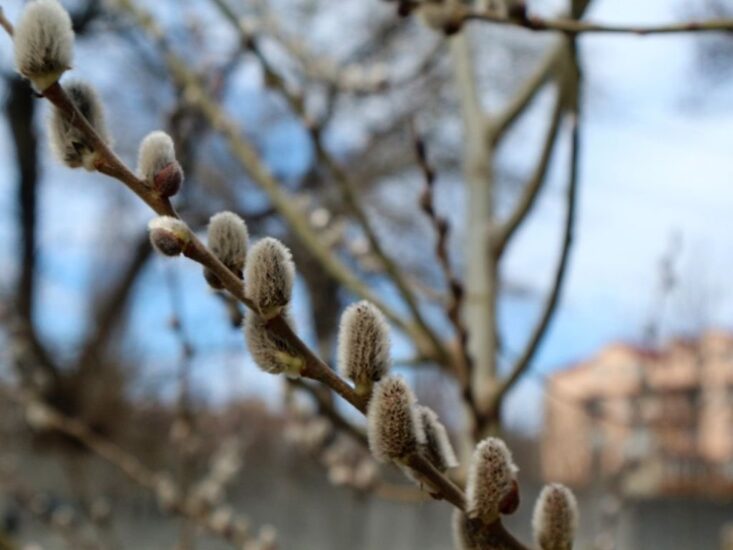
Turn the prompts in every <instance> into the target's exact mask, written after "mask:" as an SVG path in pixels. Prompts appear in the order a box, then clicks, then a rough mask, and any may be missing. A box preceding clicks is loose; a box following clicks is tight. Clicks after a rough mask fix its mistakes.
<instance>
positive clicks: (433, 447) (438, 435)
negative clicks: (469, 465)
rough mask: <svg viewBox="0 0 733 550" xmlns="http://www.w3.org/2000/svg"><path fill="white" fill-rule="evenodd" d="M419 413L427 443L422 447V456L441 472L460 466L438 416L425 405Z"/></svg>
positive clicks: (420, 407)
mask: <svg viewBox="0 0 733 550" xmlns="http://www.w3.org/2000/svg"><path fill="white" fill-rule="evenodd" d="M417 412H418V414H419V415H420V420H421V423H422V426H423V432H424V433H425V442H424V443H423V444H422V445H421V446H420V454H422V455H423V456H424V457H425V458H427V459H428V460H429V461H430V462H431V463H432V464H433V466H435V467H436V468H437V469H438V470H440V471H441V472H445V471H446V470H447V469H449V468H455V467H456V466H458V460H457V459H456V453H455V451H453V445H451V442H450V439H449V438H448V432H447V431H446V429H445V426H443V424H442V423H441V422H440V420H438V415H437V414H435V412H434V411H433V410H432V409H431V408H429V407H425V406H423V405H418V406H417Z"/></svg>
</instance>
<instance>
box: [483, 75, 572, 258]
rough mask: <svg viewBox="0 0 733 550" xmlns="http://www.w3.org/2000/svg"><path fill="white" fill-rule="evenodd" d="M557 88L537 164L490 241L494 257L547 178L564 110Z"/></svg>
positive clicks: (523, 217)
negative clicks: (514, 204)
mask: <svg viewBox="0 0 733 550" xmlns="http://www.w3.org/2000/svg"><path fill="white" fill-rule="evenodd" d="M559 88H560V89H558V92H557V98H556V100H555V107H554V108H553V111H552V119H551V122H550V127H549V128H548V130H547V136H546V137H545V142H544V145H543V147H542V152H541V154H540V158H539V161H538V163H537V166H536V167H535V169H534V171H533V173H532V176H531V177H530V179H529V181H528V182H527V183H526V184H525V185H524V188H523V190H522V194H521V196H520V197H519V200H518V201H517V204H516V206H515V207H514V210H513V211H512V212H511V214H510V215H509V217H508V218H507V220H506V221H505V222H504V223H503V224H502V226H501V228H500V229H499V231H498V234H497V236H496V238H495V240H494V242H493V243H492V244H493V245H494V254H495V255H496V257H500V256H501V255H502V254H503V252H504V250H505V249H506V246H507V244H508V242H509V240H510V239H511V238H512V236H513V235H514V233H515V232H516V231H517V229H518V228H519V226H520V225H521V224H522V222H523V221H524V220H525V218H526V217H527V215H528V214H529V212H530V211H531V210H532V207H533V206H534V205H535V202H536V200H537V197H538V196H539V194H540V190H541V189H542V188H543V184H544V182H545V181H546V179H547V178H546V176H547V169H548V167H549V166H550V159H551V158H552V151H553V149H554V147H555V142H556V141H557V136H558V134H559V129H560V122H561V120H562V113H563V110H564V105H563V102H564V98H563V96H562V86H560V87H559Z"/></svg>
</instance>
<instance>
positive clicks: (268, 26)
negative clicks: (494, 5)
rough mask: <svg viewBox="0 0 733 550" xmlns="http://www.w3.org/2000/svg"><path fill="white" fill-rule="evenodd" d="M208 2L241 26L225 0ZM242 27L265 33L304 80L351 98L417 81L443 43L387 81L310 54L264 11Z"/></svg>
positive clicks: (357, 66) (372, 71)
mask: <svg viewBox="0 0 733 550" xmlns="http://www.w3.org/2000/svg"><path fill="white" fill-rule="evenodd" d="M211 1H212V2H213V3H214V4H216V6H217V7H218V8H219V10H220V11H221V13H222V15H224V17H226V18H227V19H228V20H229V21H230V22H231V23H232V24H235V25H237V26H239V27H244V26H245V24H243V22H242V18H241V17H239V16H238V15H237V14H236V13H235V11H234V10H233V9H232V7H231V6H230V5H229V3H228V2H227V1H226V0H211ZM257 7H258V8H259V9H260V10H263V9H265V10H266V9H267V6H266V5H265V3H264V2H257ZM246 26H247V27H250V26H251V31H252V32H255V33H257V32H259V31H261V30H265V31H267V32H268V33H269V35H270V36H271V37H272V38H273V39H274V40H276V41H277V42H278V43H280V44H281V45H282V46H283V48H284V49H285V50H286V51H287V52H288V53H289V54H290V55H291V56H292V57H293V58H294V59H295V60H297V61H298V62H299V63H300V66H301V68H302V71H303V73H304V74H305V76H306V78H309V79H311V80H316V81H318V82H321V83H323V84H325V85H327V86H328V87H329V88H331V89H333V90H334V91H337V92H340V93H345V94H354V95H368V94H375V93H381V92H386V91H388V90H391V89H394V88H398V87H401V86H404V85H406V84H409V83H410V82H413V81H415V80H417V79H418V78H420V77H421V76H422V75H424V74H426V73H427V72H428V71H429V70H430V68H431V67H432V66H433V64H434V63H435V62H436V59H437V56H436V53H437V52H438V50H439V49H440V48H441V47H442V44H443V40H437V41H436V42H435V44H434V45H433V46H432V47H431V48H430V50H429V51H428V52H427V53H426V54H425V55H424V56H423V57H422V58H421V60H420V62H419V63H417V65H416V66H415V67H414V68H413V69H412V70H411V71H409V72H407V73H406V74H400V75H399V76H394V77H392V78H390V77H388V75H386V74H376V75H375V72H377V71H376V68H377V67H369V66H366V65H361V64H356V63H349V64H347V65H339V64H338V63H337V62H336V61H334V60H331V59H326V58H324V56H323V55H318V54H316V53H314V52H313V51H312V50H311V48H310V47H309V46H308V44H307V43H306V42H305V41H304V40H299V39H298V38H295V37H293V36H290V35H288V34H287V33H286V32H285V31H284V30H283V28H282V27H281V26H280V25H279V24H278V23H277V21H276V20H275V18H274V17H272V15H271V14H270V13H269V12H266V13H265V14H264V15H263V16H261V17H260V18H259V19H258V20H256V21H255V20H254V19H253V20H252V21H248V22H247V24H246Z"/></svg>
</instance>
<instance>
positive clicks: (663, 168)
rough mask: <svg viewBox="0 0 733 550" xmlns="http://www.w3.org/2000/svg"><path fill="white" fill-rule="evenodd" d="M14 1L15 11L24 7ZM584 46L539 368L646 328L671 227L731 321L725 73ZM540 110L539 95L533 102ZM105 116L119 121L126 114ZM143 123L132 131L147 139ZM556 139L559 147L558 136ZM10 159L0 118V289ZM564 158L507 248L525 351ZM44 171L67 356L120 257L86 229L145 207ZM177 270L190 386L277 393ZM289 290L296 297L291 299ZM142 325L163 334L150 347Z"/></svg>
mask: <svg viewBox="0 0 733 550" xmlns="http://www.w3.org/2000/svg"><path fill="white" fill-rule="evenodd" d="M370 1H373V2H376V1H377V0H370ZM8 4H9V12H10V14H11V15H12V14H14V13H15V9H16V7H17V5H18V3H17V2H10V3H8ZM552 4H553V3H552V2H546V3H534V4H532V5H533V6H535V7H536V8H537V10H538V11H540V12H542V13H552V11H553V8H552ZM690 4H691V3H689V2H687V3H685V2H682V1H673V0H646V1H645V2H643V3H642V2H638V1H635V0H597V1H596V3H595V7H594V9H593V10H592V12H591V16H592V17H593V18H595V19H598V20H603V21H607V22H616V23H624V22H627V23H663V22H669V21H674V20H679V19H681V18H683V17H685V12H684V11H683V9H685V8H684V6H685V5H687V6H689V5H690ZM519 32H522V31H519ZM581 45H582V52H583V61H584V69H585V76H586V97H587V102H586V105H585V117H584V125H583V157H582V165H581V166H582V171H581V188H580V189H581V190H580V203H579V217H578V224H577V228H576V241H575V247H574V250H573V254H572V258H571V264H570V271H569V276H568V279H567V281H566V286H565V292H564V293H563V300H562V303H561V309H560V311H559V314H558V316H557V317H556V319H555V322H554V323H553V325H552V327H551V330H550V332H549V333H548V335H547V337H546V339H545V343H544V345H543V347H542V349H541V353H540V354H539V357H538V358H537V361H536V363H535V364H536V369H537V371H538V372H549V371H552V370H553V369H556V368H559V367H561V366H562V365H564V364H567V363H568V362H573V361H576V360H578V359H581V358H583V357H585V356H587V355H589V354H591V353H593V351H594V350H596V349H597V348H598V347H599V346H602V345H603V344H605V343H607V342H610V341H615V340H619V339H621V340H638V339H639V338H640V335H641V327H642V326H643V324H644V322H645V321H646V319H647V316H648V313H649V309H650V307H651V306H652V303H653V293H654V292H655V288H656V279H657V271H656V264H657V262H658V259H659V257H660V255H661V254H662V253H663V251H664V250H665V249H666V248H667V247H668V243H669V240H670V237H671V235H672V234H673V233H678V234H680V235H681V236H682V240H683V248H682V255H681V258H680V262H679V265H680V275H681V290H680V294H681V295H687V294H689V295H690V296H693V297H694V296H696V295H698V294H700V293H702V294H707V295H710V297H711V298H710V299H709V300H706V304H704V306H705V307H704V309H705V311H706V313H705V316H706V321H707V323H708V324H710V325H712V326H722V327H728V328H733V302H732V301H731V299H730V296H731V295H732V291H733V288H732V287H733V278H731V277H730V276H729V273H731V272H732V271H733V269H732V268H733V250H732V247H731V243H733V226H732V225H731V223H730V221H729V220H730V219H731V215H730V212H731V211H732V210H733V188H732V187H731V183H732V182H733V155H732V154H731V150H732V148H731V142H732V141H733V140H732V139H731V136H732V134H733V81H731V82H728V83H722V84H716V85H713V84H711V82H710V81H706V80H705V79H703V78H701V77H700V76H699V75H698V74H697V73H696V72H695V70H694V67H693V63H694V49H693V47H692V39H691V38H689V37H684V36H674V37H645V38H641V37H633V36H630V37H627V36H624V37H621V36H613V37H606V36H593V37H587V38H584V39H583V40H582V43H581ZM9 51H10V50H9V43H8V41H7V40H6V39H5V38H2V39H0V63H1V64H2V66H3V67H8V66H9V64H8V63H9ZM80 65H83V64H82V63H80ZM81 71H82V72H84V69H83V68H82V69H81ZM87 72H89V69H88V68H87ZM107 77H110V75H108V74H106V73H105V71H104V70H101V71H100V73H99V75H96V74H95V78H101V79H105V78H107ZM543 99H547V98H543ZM545 103H546V102H545ZM542 107H543V101H542V99H541V100H540V101H539V102H538V104H537V106H536V108H537V110H538V111H539V110H541V108H542ZM535 115H537V116H539V114H538V113H535ZM113 116H116V117H118V120H122V119H123V117H124V116H125V113H124V112H122V113H116V114H115V113H113ZM253 116H255V115H253ZM537 116H530V117H528V119H527V120H526V121H525V123H524V124H520V125H519V127H518V128H517V129H516V131H515V132H514V135H513V138H512V139H511V140H510V143H509V145H508V146H507V147H506V149H507V151H508V152H507V153H506V154H507V158H508V159H509V162H513V159H515V158H517V159H522V158H523V157H524V155H526V154H530V153H529V152H527V151H526V146H525V144H526V139H525V138H526V136H527V135H528V134H530V135H531V134H534V133H536V131H537V126H536V124H535V122H536V119H537ZM151 129H153V128H152V127H151V128H132V129H127V131H128V132H130V133H133V132H134V133H136V134H137V133H140V134H142V133H144V132H146V131H148V130H151ZM287 133H288V132H287V129H284V130H283V132H279V133H277V134H276V135H275V136H274V137H273V139H272V140H271V142H268V143H267V144H266V146H267V147H271V148H272V151H275V150H277V149H279V148H282V147H284V146H287V143H288V137H287ZM561 147H562V148H563V149H564V150H566V149H567V143H562V144H561ZM272 151H270V153H271V152H272ZM12 154H13V153H12V149H11V148H10V143H9V141H8V136H7V128H6V126H5V125H4V123H3V124H0V166H2V167H8V168H4V169H0V259H2V261H3V263H4V265H5V266H7V269H3V270H2V273H1V275H0V284H2V285H7V284H8V281H9V280H11V279H10V276H12V273H13V270H14V269H15V267H16V266H15V261H16V260H15V258H14V256H13V247H14V246H15V238H16V235H15V229H14V226H13V217H14V215H15V211H14V204H13V200H14V196H13V193H14V185H15V183H14V178H15V172H14V168H13V159H12ZM125 154H128V156H129V155H130V154H131V152H129V151H127V152H125ZM265 155H266V156H268V150H265ZM276 156H277V155H272V158H275V157H276ZM560 164H561V163H556V165H555V166H553V172H552V174H553V177H552V181H551V185H550V186H549V188H548V189H547V190H546V191H545V192H544V193H543V195H542V197H541V199H540V202H539V204H538V208H537V209H536V210H535V212H534V215H533V218H532V220H531V222H530V223H528V224H527V225H526V227H523V229H522V230H521V232H520V233H519V234H518V236H517V238H516V239H515V241H514V242H513V244H512V248H511V251H510V257H509V260H508V263H507V265H506V266H505V275H506V276H507V277H508V278H509V279H512V280H517V281H519V282H521V283H522V284H523V285H526V286H528V287H529V288H530V289H532V293H531V296H530V297H525V298H516V297H515V298H510V299H507V300H505V301H504V302H503V303H502V323H503V324H502V326H503V329H504V335H505V336H504V337H505V339H506V342H507V345H508V347H509V348H510V350H519V349H520V348H521V344H522V342H523V338H524V337H525V336H526V334H527V333H528V332H529V330H530V329H531V327H532V325H533V321H534V316H535V315H536V312H537V304H538V297H539V296H541V295H542V293H543V292H544V290H545V289H546V287H547V284H548V281H549V278H550V276H551V273H552V271H553V270H554V262H555V257H556V250H557V246H558V244H559V233H558V228H559V225H560V220H561V219H562V216H563V208H564V205H563V201H562V186H563V185H564V180H563V177H562V176H563V167H562V166H560ZM44 174H45V178H46V179H45V180H44V181H45V183H44V188H43V193H42V197H41V210H42V212H43V220H44V223H43V224H42V226H41V234H40V241H41V246H42V249H43V250H44V254H43V256H42V259H41V267H42V271H41V284H42V287H41V288H42V293H41V298H40V299H41V303H42V304H44V303H45V304H54V307H53V310H52V311H49V312H47V313H46V314H45V315H44V316H43V317H42V318H41V319H40V321H41V325H42V328H43V330H44V332H45V333H47V334H48V335H50V336H52V337H53V339H54V341H57V342H62V343H63V344H64V346H65V347H66V348H67V349H65V350H64V349H63V348H62V352H66V353H70V352H73V346H74V344H75V343H76V342H78V340H79V337H80V334H81V332H82V330H83V326H82V325H81V324H80V320H81V319H82V318H83V317H84V314H85V311H84V309H83V304H84V301H83V300H81V299H80V298H81V296H82V295H83V294H84V292H85V289H86V286H87V283H88V281H89V280H90V277H92V275H93V273H99V271H98V266H99V265H100V264H103V265H104V266H106V267H105V269H109V270H112V271H113V270H114V269H115V266H116V265H117V264H116V262H119V261H121V260H122V258H124V254H122V253H119V252H115V250H114V247H105V249H104V250H94V251H92V252H90V243H91V242H93V241H92V239H91V237H90V234H91V232H93V231H99V230H100V228H101V230H102V231H103V232H105V234H106V235H108V238H109V239H110V240H111V242H114V237H115V232H116V231H118V230H120V229H124V230H126V231H130V230H132V229H134V228H136V227H140V228H142V227H143V224H144V223H145V221H147V219H148V217H149V215H148V214H147V213H146V212H145V210H144V209H143V208H141V207H139V205H136V204H135V203H134V201H132V200H131V199H130V198H129V197H127V196H126V195H125V194H124V193H123V192H121V191H119V190H114V191H113V189H116V188H115V186H114V184H113V183H111V182H107V181H101V178H99V177H97V176H94V175H88V174H81V173H79V172H73V173H72V172H70V171H68V170H66V169H64V168H62V167H59V166H57V165H56V164H55V162H54V161H52V160H51V159H50V158H49V157H48V156H46V157H45V158H44ZM118 204H122V205H123V207H124V209H125V212H126V216H125V218H124V219H116V220H113V221H114V223H115V224H117V225H116V226H110V220H108V219H105V216H106V214H107V213H108V212H109V209H111V208H112V207H114V206H115V205H118ZM90 255H91V259H92V260H94V261H95V262H98V263H97V264H96V265H97V267H95V269H94V270H93V269H91V268H90V267H89V259H90ZM176 264H178V265H175V266H173V268H174V269H175V272H176V273H178V274H179V277H180V284H181V285H182V286H183V287H184V288H186V289H187V290H186V295H185V299H184V310H185V313H186V314H185V316H184V321H185V324H186V326H187V327H189V330H191V333H192V339H193V340H194V343H195V345H197V347H198V348H199V350H200V351H201V352H202V353H200V354H199V356H198V359H197V360H196V365H195V369H194V380H195V381H196V382H197V384H200V386H201V387H205V388H207V392H206V393H207V394H208V395H210V396H214V397H215V398H223V397H226V396H227V395H231V394H232V393H233V394H240V393H257V394H260V395H269V396H274V395H277V388H278V385H277V381H276V379H274V378H273V377H270V376H268V375H265V374H262V373H260V372H259V371H257V370H256V369H254V368H253V367H252V365H247V366H246V367H245V368H242V352H243V344H242V341H241V338H240V336H239V334H238V333H236V331H232V330H228V329H227V327H226V323H225V320H224V319H223V315H222V310H221V307H220V306H219V304H218V302H217V301H215V300H212V299H211V298H210V297H209V296H208V291H207V290H206V288H205V285H204V284H203V282H202V279H201V278H200V273H199V271H198V269H197V268H196V267H195V266H191V265H190V264H188V263H186V262H184V261H176ZM171 267H172V266H171V263H170V262H168V261H163V260H161V259H160V258H156V259H155V260H154V261H153V262H152V263H151V265H150V267H149V268H148V269H147V271H146V273H145V275H144V278H143V280H142V282H141V283H142V288H141V297H139V298H138V300H137V301H136V303H135V306H134V308H133V311H132V319H133V326H134V333H133V335H132V337H131V339H130V340H131V341H136V342H138V344H137V345H138V348H139V349H136V350H134V352H135V353H136V354H138V355H139V357H140V363H141V367H142V369H143V370H145V367H146V366H147V365H149V364H150V362H151V358H152V355H155V356H156V358H159V357H161V356H163V357H165V358H166V359H163V361H162V363H163V364H162V365H161V363H160V361H156V362H155V369H154V370H151V371H150V379H151V380H154V379H156V377H160V376H161V375H162V376H163V378H165V377H166V376H170V374H171V373H172V372H173V370H174V368H175V365H176V356H177V348H176V342H175V339H173V337H172V336H171V335H170V334H169V332H168V330H167V329H166V327H165V320H166V319H167V317H168V316H169V314H170V309H169V301H168V298H167V294H166V291H165V290H161V288H162V286H163V281H164V276H165V273H164V271H165V270H166V269H171ZM700 289H702V290H700ZM678 298H679V299H677V298H675V299H674V300H673V302H672V303H671V305H670V307H669V309H668V312H667V313H668V315H667V317H666V319H665V328H666V331H667V333H668V334H674V333H675V332H676V331H678V330H686V329H689V328H694V327H690V324H691V320H690V318H689V316H688V315H687V313H686V310H685V308H684V307H683V298H684V296H681V297H678ZM298 299H299V300H304V299H305V297H304V296H303V294H302V293H300V295H299V298H298ZM678 302H679V303H678ZM301 309H302V308H301ZM151 334H157V335H158V337H156V338H155V342H154V343H151V338H150V337H149V336H150V335H151ZM138 337H139V338H138ZM397 353H398V354H399V353H401V351H400V350H397ZM161 373H162V374H161ZM541 399H542V392H541V388H540V386H539V383H538V381H537V379H536V378H529V379H527V380H525V381H524V382H523V383H522V384H520V386H519V387H518V388H517V389H516V390H514V391H513V392H512V394H511V396H510V400H509V404H508V410H507V418H508V419H509V421H510V422H512V423H513V424H515V425H519V426H522V427H525V428H536V427H537V425H538V424H537V423H538V419H539V411H540V409H541Z"/></svg>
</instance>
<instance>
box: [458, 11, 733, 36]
mask: <svg viewBox="0 0 733 550" xmlns="http://www.w3.org/2000/svg"><path fill="white" fill-rule="evenodd" d="M456 20H457V21H458V22H465V21H470V20H476V21H485V22H488V23H495V24H498V25H508V26H513V27H520V28H524V29H527V30H530V31H555V32H561V33H564V34H567V35H570V36H575V35H578V34H583V33H608V34H635V35H639V36H645V35H652V34H676V33H690V32H732V31H733V19H712V20H709V21H687V22H681V23H671V24H666V25H611V24H605V23H595V22H591V21H582V20H579V19H573V18H566V17H558V18H554V19H549V18H548V19H545V18H542V17H537V16H532V15H529V16H526V17H516V18H509V17H505V16H503V15H499V14H496V13H491V12H489V11H476V10H471V9H468V8H461V9H460V12H459V13H458V14H457V16H456Z"/></svg>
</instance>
